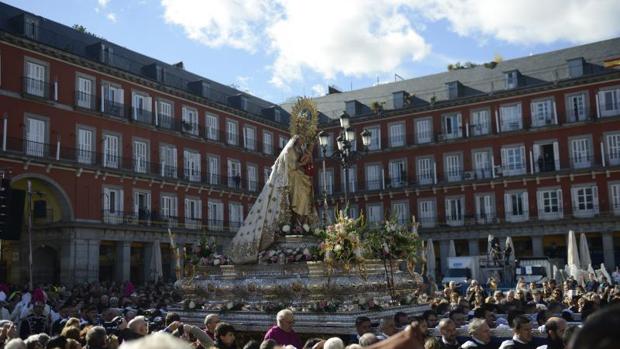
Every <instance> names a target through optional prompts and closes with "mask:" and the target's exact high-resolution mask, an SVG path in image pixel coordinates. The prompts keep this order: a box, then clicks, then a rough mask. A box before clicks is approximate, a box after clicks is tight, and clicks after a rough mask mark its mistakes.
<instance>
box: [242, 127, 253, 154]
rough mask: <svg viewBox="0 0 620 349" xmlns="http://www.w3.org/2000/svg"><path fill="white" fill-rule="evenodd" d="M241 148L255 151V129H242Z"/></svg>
mask: <svg viewBox="0 0 620 349" xmlns="http://www.w3.org/2000/svg"><path fill="white" fill-rule="evenodd" d="M243 146H244V147H245V149H247V150H256V129H255V128H254V127H248V126H246V127H244V128H243Z"/></svg>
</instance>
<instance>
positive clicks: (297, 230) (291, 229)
mask: <svg viewBox="0 0 620 349" xmlns="http://www.w3.org/2000/svg"><path fill="white" fill-rule="evenodd" d="M281 232H282V234H283V235H305V234H309V233H310V226H309V225H308V224H303V225H296V226H291V225H290V224H285V225H283V226H282V228H281Z"/></svg>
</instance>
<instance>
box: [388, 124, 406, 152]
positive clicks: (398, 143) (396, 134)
mask: <svg viewBox="0 0 620 349" xmlns="http://www.w3.org/2000/svg"><path fill="white" fill-rule="evenodd" d="M389 129H390V147H402V146H403V145H405V124H404V123H402V122H400V123H397V124H391V125H390V126H389Z"/></svg>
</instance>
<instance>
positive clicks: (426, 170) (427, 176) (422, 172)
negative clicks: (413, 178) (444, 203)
mask: <svg viewBox="0 0 620 349" xmlns="http://www.w3.org/2000/svg"><path fill="white" fill-rule="evenodd" d="M417 162H418V163H417V172H416V175H417V178H418V184H420V185H426V184H434V183H436V182H437V180H436V178H435V161H434V160H433V158H431V157H426V158H419V159H418V161H417Z"/></svg>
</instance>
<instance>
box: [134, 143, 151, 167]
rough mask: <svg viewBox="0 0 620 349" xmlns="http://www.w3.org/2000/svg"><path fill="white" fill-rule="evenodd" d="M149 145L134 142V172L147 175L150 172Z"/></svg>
mask: <svg viewBox="0 0 620 349" xmlns="http://www.w3.org/2000/svg"><path fill="white" fill-rule="evenodd" d="M148 153H149V145H148V143H147V142H145V141H134V142H133V170H134V171H135V172H137V173H147V171H148V166H147V163H148Z"/></svg>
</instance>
